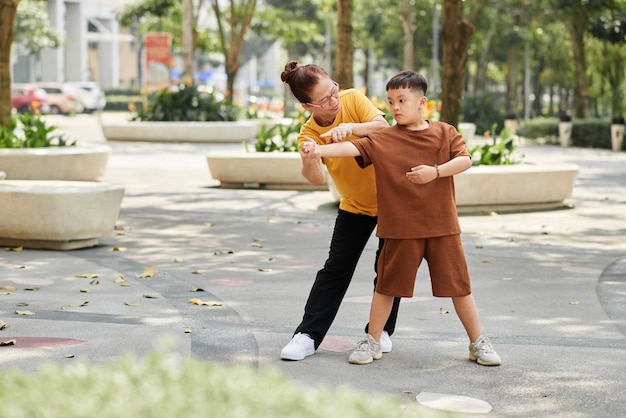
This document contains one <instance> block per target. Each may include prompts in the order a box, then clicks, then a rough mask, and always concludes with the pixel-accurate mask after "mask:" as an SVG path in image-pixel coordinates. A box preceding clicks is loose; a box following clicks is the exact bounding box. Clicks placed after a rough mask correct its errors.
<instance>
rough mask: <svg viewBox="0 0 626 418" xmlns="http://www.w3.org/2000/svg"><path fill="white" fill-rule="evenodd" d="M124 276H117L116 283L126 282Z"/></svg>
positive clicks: (114, 280)
mask: <svg viewBox="0 0 626 418" xmlns="http://www.w3.org/2000/svg"><path fill="white" fill-rule="evenodd" d="M124 280H125V279H124V278H123V277H122V276H115V279H113V282H114V283H123V282H124Z"/></svg>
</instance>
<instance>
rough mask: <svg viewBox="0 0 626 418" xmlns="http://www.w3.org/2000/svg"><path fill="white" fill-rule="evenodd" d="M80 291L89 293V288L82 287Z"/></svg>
mask: <svg viewBox="0 0 626 418" xmlns="http://www.w3.org/2000/svg"><path fill="white" fill-rule="evenodd" d="M80 293H89V289H80Z"/></svg>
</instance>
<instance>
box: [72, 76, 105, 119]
mask: <svg viewBox="0 0 626 418" xmlns="http://www.w3.org/2000/svg"><path fill="white" fill-rule="evenodd" d="M72 84H73V85H75V86H76V87H78V89H79V93H80V94H79V95H78V97H79V101H80V102H81V103H82V105H83V108H84V111H85V112H87V113H92V112H95V111H98V110H103V109H104V107H105V106H106V104H107V101H106V98H105V96H104V92H103V91H102V89H101V88H100V86H98V85H97V84H96V83H91V82H75V83H72Z"/></svg>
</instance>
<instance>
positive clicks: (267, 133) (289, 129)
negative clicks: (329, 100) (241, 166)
mask: <svg viewBox="0 0 626 418" xmlns="http://www.w3.org/2000/svg"><path fill="white" fill-rule="evenodd" d="M309 116H310V112H305V111H304V110H303V109H300V110H299V111H297V112H296V113H295V114H294V115H293V117H292V118H291V122H290V123H289V124H284V123H275V124H273V125H271V126H269V127H268V125H267V124H266V123H262V124H261V129H260V131H259V134H258V135H257V139H256V142H255V143H254V149H255V151H257V152H297V151H298V134H299V133H300V128H302V125H303V124H304V123H305V122H306V121H307V120H308V118H309ZM243 145H244V148H245V150H246V151H248V144H247V143H246V142H244V144H243Z"/></svg>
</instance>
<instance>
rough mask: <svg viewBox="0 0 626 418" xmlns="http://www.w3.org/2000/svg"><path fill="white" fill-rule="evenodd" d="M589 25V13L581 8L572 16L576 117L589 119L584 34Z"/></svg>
mask: <svg viewBox="0 0 626 418" xmlns="http://www.w3.org/2000/svg"><path fill="white" fill-rule="evenodd" d="M586 25H587V13H586V12H585V10H584V9H582V8H581V10H580V11H578V12H576V14H574V16H572V26H571V35H572V46H573V49H574V69H575V74H576V75H575V77H576V80H575V87H574V116H576V117H577V118H585V117H587V83H586V80H585V45H584V33H585V26H586Z"/></svg>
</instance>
